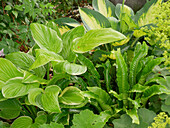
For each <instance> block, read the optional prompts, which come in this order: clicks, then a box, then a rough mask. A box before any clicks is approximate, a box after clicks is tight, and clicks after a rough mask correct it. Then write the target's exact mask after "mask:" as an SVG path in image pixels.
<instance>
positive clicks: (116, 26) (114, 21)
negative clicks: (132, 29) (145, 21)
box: [107, 17, 120, 31]
mask: <svg viewBox="0 0 170 128" xmlns="http://www.w3.org/2000/svg"><path fill="white" fill-rule="evenodd" d="M107 19H108V20H109V22H110V24H111V27H112V29H114V30H117V31H118V30H119V22H120V20H118V19H116V18H115V17H108V18H107Z"/></svg>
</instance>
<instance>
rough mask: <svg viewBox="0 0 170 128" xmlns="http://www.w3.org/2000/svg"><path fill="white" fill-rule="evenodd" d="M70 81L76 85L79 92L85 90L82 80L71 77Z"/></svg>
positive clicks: (85, 85) (85, 84)
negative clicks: (78, 87)
mask: <svg viewBox="0 0 170 128" xmlns="http://www.w3.org/2000/svg"><path fill="white" fill-rule="evenodd" d="M71 81H72V82H73V83H75V84H78V85H79V86H80V89H81V90H86V88H87V83H86V82H85V81H84V80H83V78H81V77H77V76H71Z"/></svg>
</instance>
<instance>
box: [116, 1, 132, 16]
mask: <svg viewBox="0 0 170 128" xmlns="http://www.w3.org/2000/svg"><path fill="white" fill-rule="evenodd" d="M115 13H116V16H117V17H118V18H119V19H120V15H121V13H126V14H127V15H129V16H130V17H133V16H134V12H133V10H132V9H131V8H130V7H128V6H127V5H124V8H123V12H122V4H117V5H116V8H115Z"/></svg>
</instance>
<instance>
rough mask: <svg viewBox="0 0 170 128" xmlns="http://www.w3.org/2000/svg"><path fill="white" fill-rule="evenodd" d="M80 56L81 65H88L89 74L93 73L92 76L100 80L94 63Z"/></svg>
mask: <svg viewBox="0 0 170 128" xmlns="http://www.w3.org/2000/svg"><path fill="white" fill-rule="evenodd" d="M77 55H78V60H79V61H80V63H81V64H83V65H86V66H87V69H88V70H89V72H91V74H92V75H93V76H94V77H96V78H98V79H99V78H100V75H99V73H98V71H97V69H96V68H95V66H94V64H93V62H92V61H90V60H89V59H88V58H86V57H85V56H83V55H82V54H77Z"/></svg>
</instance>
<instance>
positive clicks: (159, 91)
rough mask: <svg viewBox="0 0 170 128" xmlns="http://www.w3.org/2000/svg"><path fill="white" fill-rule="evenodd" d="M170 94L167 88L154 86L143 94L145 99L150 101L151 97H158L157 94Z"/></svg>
mask: <svg viewBox="0 0 170 128" xmlns="http://www.w3.org/2000/svg"><path fill="white" fill-rule="evenodd" d="M163 93H165V94H170V90H167V88H166V87H165V86H163V85H152V86H151V87H150V88H148V89H146V90H145V91H144V92H143V96H142V98H143V99H146V100H147V99H149V98H150V97H151V96H153V95H157V94H163Z"/></svg>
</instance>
